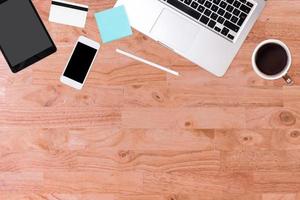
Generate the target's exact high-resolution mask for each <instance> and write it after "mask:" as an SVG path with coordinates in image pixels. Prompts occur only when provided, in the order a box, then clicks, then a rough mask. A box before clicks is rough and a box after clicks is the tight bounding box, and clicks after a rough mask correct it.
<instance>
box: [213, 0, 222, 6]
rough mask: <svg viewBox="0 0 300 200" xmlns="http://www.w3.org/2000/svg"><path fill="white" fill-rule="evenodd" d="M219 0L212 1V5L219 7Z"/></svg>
mask: <svg viewBox="0 0 300 200" xmlns="http://www.w3.org/2000/svg"><path fill="white" fill-rule="evenodd" d="M220 1H221V0H213V2H214V4H216V5H219V3H220Z"/></svg>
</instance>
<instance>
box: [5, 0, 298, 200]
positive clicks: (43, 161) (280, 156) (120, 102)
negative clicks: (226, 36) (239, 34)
mask: <svg viewBox="0 0 300 200" xmlns="http://www.w3.org/2000/svg"><path fill="white" fill-rule="evenodd" d="M77 2H78V3H86V4H89V5H90V8H91V12H89V17H88V21H87V26H86V28H85V29H84V30H81V29H77V28H73V27H67V26H63V25H58V24H54V23H49V22H48V20H47V18H48V14H49V7H50V1H45V0H35V1H34V3H35V5H36V6H37V9H38V11H39V13H40V14H41V16H42V18H43V20H44V22H45V23H46V26H47V28H48V29H49V32H50V34H51V36H52V37H53V39H54V40H55V43H56V44H57V46H58V52H57V53H56V54H54V55H52V56H50V57H48V58H47V59H44V60H43V61H41V62H39V63H38V64H36V65H34V66H32V67H30V68H28V69H26V70H24V71H22V72H21V73H18V74H12V73H11V72H10V70H9V68H8V66H7V65H6V63H5V61H4V59H3V57H2V56H1V58H0V199H1V200H2V199H3V200H45V199H47V200H99V199H101V200H154V199H155V200H199V199H201V200H202V199H204V200H212V199H226V200H233V199H242V200H248V199H249V200H250V199H251V200H252V199H254V200H278V199H281V200H282V199H284V200H299V199H300V68H299V67H300V0H269V1H268V4H267V6H266V9H265V10H264V12H263V14H262V16H261V17H260V19H259V20H258V22H257V23H256V25H255V27H254V29H253V30H252V32H251V33H250V35H249V37H248V38H247V41H246V42H245V44H244V45H243V47H242V49H241V50H240V52H239V54H238V55H237V57H236V59H235V61H234V62H233V64H232V66H231V68H230V69H229V71H228V73H227V74H226V76H225V77H223V78H216V77H214V76H212V75H211V74H209V73H207V72H205V71H204V70H202V69H200V68H198V67H196V66H195V65H193V64H191V63H190V62H188V61H186V60H185V59H183V58H181V57H179V56H177V55H175V54H174V53H172V52H170V51H169V50H167V49H165V48H164V47H161V46H160V45H158V44H156V43H155V42H153V41H152V40H151V39H149V38H147V37H145V36H143V35H141V34H139V33H137V32H135V33H134V36H133V37H129V38H126V39H123V40H120V41H116V42H113V43H110V44H105V45H103V46H102V48H101V52H100V54H99V57H98V59H97V61H96V63H95V65H94V68H93V70H92V72H91V74H90V77H89V78H88V81H87V83H86V86H85V88H84V90H83V91H81V92H77V91H75V90H73V89H71V88H69V87H65V86H63V85H62V84H60V82H59V76H60V74H61V73H62V70H63V68H64V66H65V64H66V62H67V58H68V57H69V55H70V53H71V50H72V47H73V45H74V42H75V41H76V39H77V38H78V36H79V35H86V36H88V37H90V38H93V39H95V40H98V41H99V40H100V39H99V35H98V31H97V27H96V24H95V20H94V18H93V13H94V11H100V10H104V9H106V8H110V7H111V6H112V5H113V4H114V1H110V0H89V1H87V0H82V1H79V0H78V1H77ZM268 38H279V39H281V40H283V41H284V42H286V43H287V44H288V46H289V47H290V49H291V51H292V53H293V67H292V69H291V75H292V76H293V77H294V79H295V81H296V85H295V86H292V87H288V86H284V83H283V81H282V80H278V81H264V80H262V79H260V78H259V77H258V76H256V75H255V73H254V72H253V71H252V68H251V63H250V56H251V54H252V51H253V49H254V47H255V46H256V45H257V44H258V43H259V42H260V41H262V40H264V39H268ZM117 47H118V48H123V49H125V50H129V51H131V52H134V53H137V54H139V55H142V56H144V57H146V58H148V59H150V60H153V61H155V62H157V63H160V64H162V65H166V66H169V67H171V68H172V69H174V70H177V71H179V72H180V73H181V74H182V76H180V77H174V76H172V75H167V74H165V73H163V72H161V71H158V70H156V69H153V68H150V67H148V66H145V65H143V64H140V63H138V62H135V61H132V60H130V59H127V58H125V57H123V56H120V55H118V54H116V53H115V52H114V50H115V48H117Z"/></svg>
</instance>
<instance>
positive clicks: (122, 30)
mask: <svg viewBox="0 0 300 200" xmlns="http://www.w3.org/2000/svg"><path fill="white" fill-rule="evenodd" d="M95 17H96V21H97V25H98V28H99V31H100V36H101V39H102V42H103V43H106V42H111V41H114V40H117V39H121V38H123V37H126V36H129V35H132V30H131V27H130V24H129V20H128V16H127V14H126V10H125V7H124V6H119V7H115V8H112V9H109V10H105V11H102V12H98V13H96V14H95Z"/></svg>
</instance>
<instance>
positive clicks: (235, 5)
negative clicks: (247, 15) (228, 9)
mask: <svg viewBox="0 0 300 200" xmlns="http://www.w3.org/2000/svg"><path fill="white" fill-rule="evenodd" d="M240 5H241V3H240V2H238V1H235V2H234V3H233V6H234V7H236V8H239V7H240Z"/></svg>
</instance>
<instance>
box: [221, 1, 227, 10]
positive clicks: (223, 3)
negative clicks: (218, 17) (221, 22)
mask: <svg viewBox="0 0 300 200" xmlns="http://www.w3.org/2000/svg"><path fill="white" fill-rule="evenodd" d="M226 6H227V3H225V2H224V1H222V2H221V3H220V7H221V8H224V9H225V8H226Z"/></svg>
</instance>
